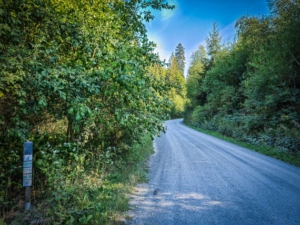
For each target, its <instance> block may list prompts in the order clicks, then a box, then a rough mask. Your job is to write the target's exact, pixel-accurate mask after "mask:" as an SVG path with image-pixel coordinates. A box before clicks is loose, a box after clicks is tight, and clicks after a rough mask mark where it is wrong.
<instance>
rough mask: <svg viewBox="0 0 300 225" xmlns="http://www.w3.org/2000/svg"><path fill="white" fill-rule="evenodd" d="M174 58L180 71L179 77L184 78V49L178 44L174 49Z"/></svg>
mask: <svg viewBox="0 0 300 225" xmlns="http://www.w3.org/2000/svg"><path fill="white" fill-rule="evenodd" d="M175 58H176V61H177V64H178V67H179V70H180V73H181V75H182V76H183V77H184V67H185V56H184V47H183V46H182V44H181V43H179V44H178V45H177V47H176V49H175Z"/></svg>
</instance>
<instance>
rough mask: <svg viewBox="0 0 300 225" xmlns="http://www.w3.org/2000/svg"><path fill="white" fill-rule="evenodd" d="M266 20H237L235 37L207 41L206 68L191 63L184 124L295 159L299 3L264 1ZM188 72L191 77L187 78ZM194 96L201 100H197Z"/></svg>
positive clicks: (299, 90) (298, 118) (298, 114)
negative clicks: (226, 42) (198, 68)
mask: <svg viewBox="0 0 300 225" xmlns="http://www.w3.org/2000/svg"><path fill="white" fill-rule="evenodd" d="M269 3H270V7H271V11H272V14H271V15H270V16H269V17H261V18H258V17H248V16H244V17H242V18H240V19H239V20H238V21H237V23H236V29H237V37H236V40H235V41H234V42H233V43H231V44H229V45H221V44H220V40H221V38H220V36H219V34H218V30H217V27H216V25H215V24H214V27H213V31H212V32H211V33H210V36H209V37H208V38H207V52H208V55H209V58H208V59H207V61H209V64H208V66H205V64H203V65H204V66H203V67H202V71H201V72H196V73H194V72H193V71H195V68H196V67H195V66H194V64H192V66H191V68H190V71H191V74H190V76H191V78H189V79H188V82H187V90H188V97H189V102H190V103H189V105H188V107H187V108H186V111H185V120H186V122H187V123H189V124H192V125H194V126H198V127H201V128H204V129H209V130H213V131H217V132H220V133H221V134H223V135H226V136H229V137H234V138H237V139H239V140H242V141H245V142H247V143H251V144H256V145H267V146H272V147H276V148H277V149H278V151H281V152H288V153H290V154H294V155H299V154H300V152H299V149H300V148H299V146H300V145H299V140H300V130H299V128H300V126H299V123H300V110H299V109H300V101H299V99H300V95H299V94H300V80H299V77H300V63H299V59H300V51H299V50H300V48H299V40H298V37H299V29H297V27H299V26H300V23H299V4H300V3H299V2H298V1H285V0H275V1H270V2H269ZM193 73H194V74H193ZM199 96H202V97H204V98H202V100H201V101H199V99H200V98H199Z"/></svg>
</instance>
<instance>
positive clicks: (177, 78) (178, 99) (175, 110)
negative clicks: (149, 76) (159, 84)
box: [166, 54, 186, 118]
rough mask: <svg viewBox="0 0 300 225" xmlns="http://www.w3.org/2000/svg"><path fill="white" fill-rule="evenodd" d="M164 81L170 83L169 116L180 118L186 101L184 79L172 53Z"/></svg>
mask: <svg viewBox="0 0 300 225" xmlns="http://www.w3.org/2000/svg"><path fill="white" fill-rule="evenodd" d="M166 83H169V84H170V85H171V87H172V88H171V89H170V91H169V93H168V97H169V98H170V100H171V101H172V102H173V106H172V108H171V112H170V113H171V118H180V117H182V115H183V112H184V107H185V103H186V86H185V79H184V77H183V76H182V74H181V72H180V68H179V66H178V63H177V59H176V57H175V56H174V55H173V54H172V55H171V57H170V63H169V67H168V69H167V72H166Z"/></svg>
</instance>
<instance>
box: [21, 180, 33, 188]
mask: <svg viewBox="0 0 300 225" xmlns="http://www.w3.org/2000/svg"><path fill="white" fill-rule="evenodd" d="M31 186H32V179H28V180H24V179H23V187H31Z"/></svg>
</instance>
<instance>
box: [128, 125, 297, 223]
mask: <svg viewBox="0 0 300 225" xmlns="http://www.w3.org/2000/svg"><path fill="white" fill-rule="evenodd" d="M166 126H167V129H168V130H167V133H166V134H163V135H162V136H161V137H159V138H156V139H155V142H154V147H155V149H156V153H155V154H154V155H153V156H152V157H151V159H150V171H149V183H148V184H141V185H139V186H138V187H137V188H136V190H135V194H134V195H133V197H132V201H131V204H132V207H133V210H132V211H131V212H130V213H129V214H130V216H132V218H133V219H132V220H131V221H129V222H128V224H132V225H133V224H138V225H143V224H155V225H156V224H166V225H168V224H178V225H180V224H204V225H206V224H239V225H240V224H272V225H275V224H278V225H279V224H280V225H289V224H291V225H292V224H295V225H296V224H297V225H299V224H300V168H297V167H294V166H291V165H288V164H286V163H283V162H281V161H278V160H276V159H272V158H269V157H266V156H263V155H261V154H258V153H256V152H253V151H250V150H247V149H244V148H241V147H238V146H236V145H233V144H231V143H228V142H225V141H222V140H219V139H217V138H214V137H211V136H208V135H205V134H202V133H200V132H197V131H194V130H192V129H190V128H188V127H186V126H184V125H183V124H182V120H170V121H167V122H166Z"/></svg>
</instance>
